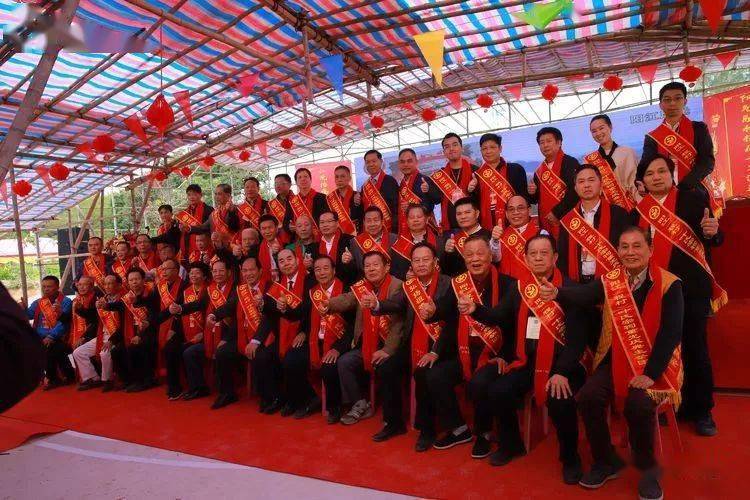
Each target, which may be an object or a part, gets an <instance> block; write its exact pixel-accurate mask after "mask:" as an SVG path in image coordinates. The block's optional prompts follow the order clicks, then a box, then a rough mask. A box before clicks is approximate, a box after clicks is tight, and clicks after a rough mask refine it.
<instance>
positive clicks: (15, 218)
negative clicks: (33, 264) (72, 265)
mask: <svg viewBox="0 0 750 500" xmlns="http://www.w3.org/2000/svg"><path fill="white" fill-rule="evenodd" d="M8 173H9V174H10V185H11V186H12V185H13V184H15V183H16V175H15V174H14V173H13V169H12V168H11V169H9V170H8ZM0 182H2V181H0ZM10 192H11V198H12V200H13V221H14V222H15V225H16V241H17V242H18V263H19V264H20V270H21V294H22V297H23V303H24V305H28V304H29V289H28V284H27V283H26V262H25V260H24V258H23V235H21V217H20V216H19V215H18V197H17V196H16V192H15V191H14V190H12V189H11V190H10Z"/></svg>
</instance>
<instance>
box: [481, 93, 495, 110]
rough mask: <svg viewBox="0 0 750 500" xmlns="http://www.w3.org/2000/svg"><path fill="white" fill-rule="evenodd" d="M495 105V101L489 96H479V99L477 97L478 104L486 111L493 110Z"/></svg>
mask: <svg viewBox="0 0 750 500" xmlns="http://www.w3.org/2000/svg"><path fill="white" fill-rule="evenodd" d="M494 103H495V101H494V100H493V99H492V96H490V95H489V94H479V97H477V104H479V105H480V106H481V107H483V108H484V109H489V108H491V107H492V105H493V104H494Z"/></svg>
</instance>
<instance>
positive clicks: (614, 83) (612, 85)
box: [602, 75, 622, 92]
mask: <svg viewBox="0 0 750 500" xmlns="http://www.w3.org/2000/svg"><path fill="white" fill-rule="evenodd" d="M602 87H604V90H609V91H610V92H616V91H618V90H620V89H621V88H622V78H620V77H619V76H617V75H610V76H608V77H607V78H605V79H604V83H602Z"/></svg>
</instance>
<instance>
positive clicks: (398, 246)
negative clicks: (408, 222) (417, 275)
mask: <svg viewBox="0 0 750 500" xmlns="http://www.w3.org/2000/svg"><path fill="white" fill-rule="evenodd" d="M407 234H408V235H409V236H412V235H411V233H407ZM423 241H426V242H427V243H429V244H430V245H432V246H433V248H437V238H436V237H435V233H433V232H432V230H431V229H430V228H427V232H426V233H425V238H424V240H423ZM413 248H414V240H413V239H412V238H407V237H406V236H405V235H403V234H402V235H400V236H399V237H398V239H397V240H396V242H395V243H394V244H393V246H391V250H393V251H394V252H396V253H397V254H398V255H400V256H401V257H403V258H404V259H406V260H408V261H411V251H412V249H413Z"/></svg>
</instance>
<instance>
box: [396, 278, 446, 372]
mask: <svg viewBox="0 0 750 500" xmlns="http://www.w3.org/2000/svg"><path fill="white" fill-rule="evenodd" d="M438 276H439V274H438V272H437V271H435V272H434V273H433V275H432V279H431V281H430V286H429V287H427V288H425V287H424V286H422V283H421V282H420V281H419V278H410V279H408V280H406V281H404V282H403V284H402V287H403V289H404V295H405V296H406V299H407V300H408V301H409V304H410V305H411V308H412V309H413V310H414V327H413V330H412V336H411V368H412V371H415V370H416V369H417V368H418V362H419V360H420V359H422V356H424V355H425V354H427V352H428V349H429V339H432V341H433V342H437V339H438V338H439V337H440V332H441V331H442V330H443V326H444V322H442V321H440V322H436V323H429V324H428V323H425V321H424V320H423V319H422V317H421V316H420V315H419V306H421V305H422V304H424V303H427V302H429V301H430V300H431V298H433V297H435V292H436V291H437V286H438ZM428 338H429V339H428Z"/></svg>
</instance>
